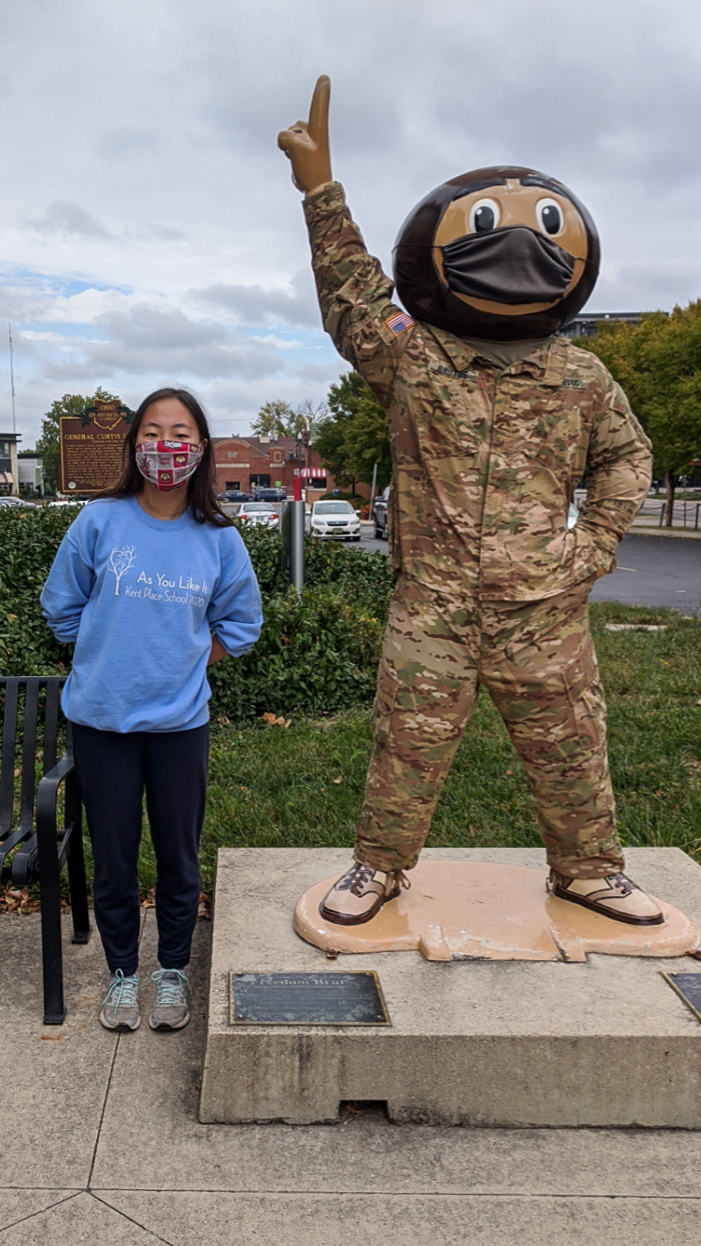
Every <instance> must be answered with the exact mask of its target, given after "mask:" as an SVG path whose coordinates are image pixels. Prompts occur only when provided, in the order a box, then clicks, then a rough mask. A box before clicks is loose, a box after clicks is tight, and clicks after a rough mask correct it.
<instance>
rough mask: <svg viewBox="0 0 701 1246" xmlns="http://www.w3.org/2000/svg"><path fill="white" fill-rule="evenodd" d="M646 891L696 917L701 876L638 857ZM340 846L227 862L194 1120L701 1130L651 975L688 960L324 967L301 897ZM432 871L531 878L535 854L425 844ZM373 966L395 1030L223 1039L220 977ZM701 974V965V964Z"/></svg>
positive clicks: (680, 1009) (698, 1044) (334, 867)
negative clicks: (437, 864)
mask: <svg viewBox="0 0 701 1246" xmlns="http://www.w3.org/2000/svg"><path fill="white" fill-rule="evenodd" d="M626 855H627V871H628V872H629V874H630V875H631V877H633V878H634V879H635V880H636V881H637V882H638V883H640V885H641V886H643V887H644V888H645V889H646V890H647V891H649V892H651V893H653V894H655V895H657V896H660V897H662V898H663V899H664V900H666V901H668V902H669V903H671V904H673V905H676V906H678V907H679V908H681V909H682V910H683V911H684V912H685V913H688V914H689V915H690V917H692V918H693V919H694V920H696V922H697V923H698V922H699V919H700V918H701V868H699V866H697V865H696V864H695V863H694V862H693V861H691V860H690V858H689V857H687V856H685V854H684V853H682V852H680V851H679V850H678V849H662V848H658V849H632V850H629V851H628V853H627V854H626ZM349 856H350V854H349V852H348V850H347V849H327V850H305V849H222V850H221V851H220V854H219V867H218V874H217V884H216V893H215V906H214V917H213V922H214V925H213V946H212V965H211V971H210V989H209V1004H208V1018H207V1034H206V1042H205V1052H204V1068H203V1077H202V1092H201V1103H200V1118H201V1120H202V1121H207V1122H217V1121H219V1122H229V1123H235V1122H244V1121H262V1120H276V1119H278V1120H279V1119H282V1120H286V1121H289V1122H291V1123H300V1124H301V1123H310V1122H317V1121H333V1120H336V1119H337V1117H338V1108H339V1103H340V1102H341V1101H344V1100H349V1099H373V1100H382V1101H384V1102H385V1103H386V1104H387V1110H388V1113H389V1115H390V1117H391V1119H392V1120H394V1121H396V1122H405V1121H417V1122H428V1123H431V1124H466V1125H492V1126H493V1125H503V1126H552V1127H560V1126H573V1125H588V1126H596V1125H602V1126H604V1125H607V1126H634V1125H637V1126H650V1127H659V1126H670V1127H677V1128H692V1129H697V1128H701V1026H700V1025H699V1022H698V1021H696V1019H695V1018H694V1017H693V1015H692V1014H691V1012H689V1011H688V1009H687V1008H686V1007H685V1006H684V1004H683V1003H682V1001H681V1000H680V999H679V998H678V997H677V996H676V995H675V994H674V992H673V991H672V990H671V989H670V987H669V986H668V985H667V983H666V982H665V981H664V980H663V978H662V977H661V973H660V970H663V969H669V970H672V971H694V970H695V969H696V968H697V963H696V962H695V961H693V960H690V959H688V958H682V959H674V958H669V959H666V958H662V959H660V958H659V956H658V957H657V958H655V959H652V958H647V957H643V958H640V957H635V958H632V957H629V956H626V955H621V954H620V953H619V954H618V955H615V956H607V955H590V956H589V957H588V959H587V960H586V961H584V962H580V963H572V962H569V963H567V962H563V961H562V960H546V961H542V962H539V961H532V960H526V961H524V960H521V961H510V960H497V961H482V960H474V959H467V960H457V961H456V960H452V961H443V962H441V961H438V962H429V961H426V960H424V959H423V958H422V957H421V956H419V955H417V952H416V951H391V952H388V951H385V952H369V953H365V954H362V955H359V954H347V955H346V954H344V955H342V956H341V957H340V958H339V959H338V960H337V961H329V960H328V959H327V958H326V956H325V955H324V953H323V952H321V951H319V950H318V949H317V948H315V947H312V946H310V945H309V944H307V943H305V942H303V941H302V939H300V938H299V937H298V936H297V935H296V934H295V933H294V931H293V929H292V913H293V910H294V908H295V904H296V903H297V901H298V898H299V897H300V895H301V894H302V893H303V892H305V891H306V890H307V889H308V888H309V887H310V886H312V885H313V884H314V883H315V882H317V881H318V880H319V879H322V878H327V877H330V876H332V875H334V874H336V875H340V874H341V873H343V871H344V870H345V869H346V868H347V866H348V862H349ZM424 856H425V859H426V860H427V861H447V860H460V861H465V860H467V861H486V862H493V863H495V862H503V863H504V864H506V865H509V866H529V867H533V868H542V867H543V863H544V857H543V852H542V850H540V849H479V850H476V849H472V850H471V849H434V850H429V851H427V852H426V853H425V854H424ZM334 968H338V969H344V970H347V969H374V970H376V971H377V973H378V975H379V977H380V981H381V984H382V988H383V991H384V995H385V999H386V1001H387V1006H388V1008H389V1013H390V1017H391V1020H392V1027H391V1028H388V1029H374V1028H372V1027H359V1028H356V1029H352V1030H349V1029H342V1028H340V1027H333V1026H313V1027H312V1026H294V1027H288V1026H282V1027H268V1026H257V1027H252V1026H245V1027H242V1026H232V1025H230V1024H229V984H228V975H229V973H230V972H232V971H234V972H251V971H254V972H255V971H258V972H278V971H285V972H293V971H295V972H314V971H319V970H324V971H329V970H333V969H334ZM698 971H699V973H701V964H699V965H698Z"/></svg>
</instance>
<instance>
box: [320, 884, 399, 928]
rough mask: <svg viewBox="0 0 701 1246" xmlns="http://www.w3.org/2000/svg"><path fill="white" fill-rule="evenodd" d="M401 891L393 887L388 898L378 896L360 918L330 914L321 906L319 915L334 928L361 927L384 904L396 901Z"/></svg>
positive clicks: (375, 914) (370, 919)
mask: <svg viewBox="0 0 701 1246" xmlns="http://www.w3.org/2000/svg"><path fill="white" fill-rule="evenodd" d="M400 891H401V887H395V889H394V891H392V892H390V894H389V895H388V896H380V898H379V902H378V903H377V904H373V906H372V908H371V909H369V910H368V912H367V913H363V914H362V915H361V916H360V917H347V916H346V915H345V914H344V913H332V912H331V910H330V909H325V908H324V906H323V904H320V905H319V913H320V915H321V916H322V917H323V919H324V921H326V922H331V923H332V925H334V926H363V925H365V922H369V921H372V919H373V917H376V916H377V914H378V913H379V911H380V909H381V908H382V906H383V905H384V904H387V902H388V901H389V900H396V898H397V896H398V895H399V893H400Z"/></svg>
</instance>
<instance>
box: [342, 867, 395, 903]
mask: <svg viewBox="0 0 701 1246" xmlns="http://www.w3.org/2000/svg"><path fill="white" fill-rule="evenodd" d="M376 872H377V871H376V870H375V869H374V868H373V867H372V866H371V865H363V864H362V863H361V862H360V861H356V863H355V865H354V866H353V868H352V869H351V870H349V871H348V873H347V874H346V875H345V876H344V877H343V878H341V879H339V881H338V882H337V883H336V890H337V891H351V892H352V893H353V895H354V896H360V895H362V893H363V890H364V888H365V887H367V886H368V884H369V883H371V882H372V880H373V878H374V877H375V874H376ZM382 873H383V874H384V873H386V874H387V879H388V882H389V880H390V879H392V878H394V880H395V882H398V883H399V884H400V886H402V887H404V888H405V890H406V891H408V890H409V888H410V887H411V882H410V880H409V879H408V878H407V876H406V874H405V873H404V871H403V870H386V871H385V870H382ZM385 888H387V883H385ZM390 890H391V888H390Z"/></svg>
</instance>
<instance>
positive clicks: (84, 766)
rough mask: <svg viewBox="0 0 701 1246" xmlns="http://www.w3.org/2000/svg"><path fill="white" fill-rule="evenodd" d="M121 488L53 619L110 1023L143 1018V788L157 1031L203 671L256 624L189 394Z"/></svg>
mask: <svg viewBox="0 0 701 1246" xmlns="http://www.w3.org/2000/svg"><path fill="white" fill-rule="evenodd" d="M124 455H125V467H124V471H123V473H122V477H121V479H120V480H119V482H118V484H117V485H116V486H115V487H114V488H113V489H111V490H109V491H108V492H107V493H105V494H103V495H102V496H101V497H100V498H99V499H96V500H95V501H93V502H91V503H90V504H89V506H86V507H85V509H84V510H83V511H81V513H80V515H79V516H78V518H77V519H76V520H75V522H74V523H73V524H72V525H71V527H70V528H69V530H68V532H67V533H66V535H65V537H64V539H63V541H62V543H61V546H60V549H59V551H58V553H57V555H56V560H55V562H54V565H53V567H52V568H51V572H50V574H49V577H48V579H47V581H46V585H45V586H44V591H43V593H42V597H41V603H42V607H43V611H44V617H45V619H46V621H47V623H48V624H49V627H50V628H51V629H52V631H53V632H54V635H55V636H56V637H57V638H58V640H61V641H67V642H69V643H73V642H75V652H74V656H73V667H72V670H71V673H70V675H69V677H68V679H67V681H66V684H65V687H64V690H63V700H62V704H63V710H64V713H65V715H66V718H68V719H69V721H70V722H71V724H72V728H73V750H74V755H75V767H76V775H77V779H78V784H79V787H80V791H81V795H82V798H83V803H84V805H85V812H86V817H87V823H88V830H89V832H90V838H91V841H92V849H93V859H94V864H95V874H94V882H93V893H94V902H95V919H96V921H97V926H98V929H99V931H100V935H101V937H102V943H103V947H104V949H105V954H106V957H107V963H108V966H109V969H110V972H111V975H112V976H111V979H110V983H109V987H108V990H107V994H106V995H105V998H104V1000H103V1003H102V1011H101V1012H100V1021H101V1022H102V1024H103V1025H104V1026H105V1027H106V1028H107V1029H111V1030H112V1029H121V1028H126V1029H129V1030H135V1029H137V1028H138V1026H139V1024H140V1016H139V975H138V972H137V970H138V942H139V887H138V877H137V860H138V853H139V843H140V839H141V817H142V800H143V792H144V788H145V789H146V807H147V811H148V818H149V825H150V829H151V838H152V841H153V847H154V851H155V854H156V866H157V885H156V917H157V922H158V939H159V942H158V960H159V962H160V965H161V968H160V969H159V970H157V972H156V973H154V974H152V978H153V980H154V981H155V983H156V991H155V999H154V1003H153V1007H152V1009H151V1015H150V1017H149V1025H150V1026H151V1028H152V1029H154V1030H158V1029H181V1028H182V1027H183V1026H185V1025H187V1023H188V1021H189V1019H190V1013H189V1007H188V996H191V994H192V993H191V990H190V984H189V982H188V980H187V975H186V973H185V967H186V965H187V963H188V961H189V959H190V944H191V941H192V934H193V930H194V926H195V922H196V920H197V906H198V901H199V894H200V873H199V865H198V848H199V840H200V834H201V831H202V820H203V817H204V807H205V790H206V781H207V756H208V744H209V727H208V719H209V712H208V707H207V701H208V699H209V696H210V689H209V685H208V683H207V676H206V668H207V666H208V665H210V664H211V663H212V662H217V661H218V660H219V659H220V658H222V657H224V656H225V655H226V654H227V653H229V654H235V655H238V654H243V653H246V652H247V651H248V650H249V649H250V648H251V646H252V645H253V644H254V643H255V641H256V640H257V639H258V636H259V634H260V629H261V623H262V616H261V603H260V593H259V591H258V584H257V582H256V578H255V575H254V572H253V568H252V567H251V562H250V559H249V557H248V553H247V551H246V549H245V546H244V544H243V542H242V540H241V538H240V536H239V534H238V532H237V531H236V529H235V528H234V527H233V526H232V524H231V522H230V520H229V519H227V517H226V516H225V515H224V514H223V512H222V511H221V510H220V509H219V507H218V505H217V502H216V500H215V485H214V481H215V477H214V454H213V451H212V446H211V439H210V435H209V430H208V427H207V420H206V417H205V414H204V412H203V410H202V408H201V406H200V404H199V403H198V402H197V401H196V399H195V398H193V396H192V395H191V394H189V393H187V391H186V390H182V389H159V390H157V391H156V392H155V393H153V394H149V396H148V398H145V399H144V401H143V402H142V404H141V406H140V407H139V409H138V411H137V412H136V416H135V418H134V422H133V424H132V427H131V429H130V431H129V433H128V435H127V437H126V441H125V447H124Z"/></svg>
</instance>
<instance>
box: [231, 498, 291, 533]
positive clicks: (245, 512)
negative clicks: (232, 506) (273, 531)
mask: <svg viewBox="0 0 701 1246" xmlns="http://www.w3.org/2000/svg"><path fill="white" fill-rule="evenodd" d="M233 516H234V519H240V520H241V521H242V522H243V523H247V524H253V526H254V527H256V528H279V526H280V516H279V515H278V513H277V511H276V510H275V507H274V506H271V504H270V502H242V503H241V505H240V506H239V507H238V509H237V510H235V511H234V512H233Z"/></svg>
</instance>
